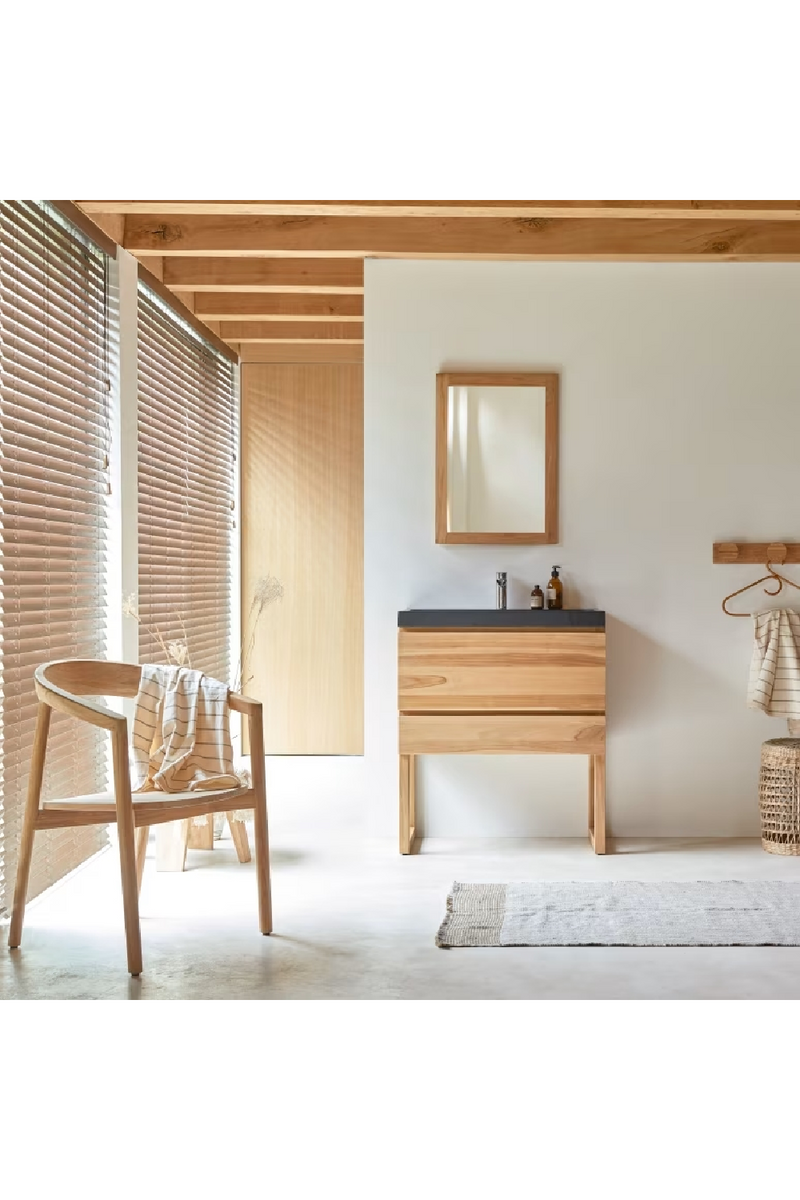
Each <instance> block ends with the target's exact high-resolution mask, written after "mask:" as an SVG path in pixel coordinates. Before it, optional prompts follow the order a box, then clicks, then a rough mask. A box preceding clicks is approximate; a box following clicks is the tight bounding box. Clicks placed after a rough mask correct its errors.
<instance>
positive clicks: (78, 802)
mask: <svg viewBox="0 0 800 1200" xmlns="http://www.w3.org/2000/svg"><path fill="white" fill-rule="evenodd" d="M252 791H253V789H252V788H251V787H239V788H220V789H217V790H216V791H213V790H211V789H210V788H206V789H200V790H194V791H185V792H133V793H132V794H131V799H132V800H133V807H134V809H136V808H138V807H141V805H143V804H148V805H152V804H159V805H161V804H165V805H169V804H180V805H184V804H198V805H201V804H204V803H205V802H206V801H211V802H213V803H214V804H216V803H217V802H218V801H220V800H239V799H241V798H242V797H243V796H248V795H251V794H252ZM116 807H117V806H116V802H115V800H114V793H113V792H94V793H92V795H89V796H68V797H67V798H66V799H63V800H45V801H43V803H42V808H47V809H58V808H61V809H66V810H67V811H72V810H74V809H76V808H85V809H100V810H102V809H111V810H113V811H114V812H116Z"/></svg>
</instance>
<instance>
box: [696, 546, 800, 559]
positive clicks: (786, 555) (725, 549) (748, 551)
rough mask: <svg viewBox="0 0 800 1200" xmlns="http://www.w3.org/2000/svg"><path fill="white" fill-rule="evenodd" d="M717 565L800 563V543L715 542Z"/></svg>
mask: <svg viewBox="0 0 800 1200" xmlns="http://www.w3.org/2000/svg"><path fill="white" fill-rule="evenodd" d="M714 562H715V563H745V564H747V563H762V564H764V563H768V562H769V563H800V542H714Z"/></svg>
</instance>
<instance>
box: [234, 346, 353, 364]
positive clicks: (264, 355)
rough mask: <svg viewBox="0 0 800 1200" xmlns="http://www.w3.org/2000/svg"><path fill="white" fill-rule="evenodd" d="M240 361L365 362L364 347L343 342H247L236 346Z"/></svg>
mask: <svg viewBox="0 0 800 1200" xmlns="http://www.w3.org/2000/svg"><path fill="white" fill-rule="evenodd" d="M234 349H236V350H238V352H239V358H240V361H241V362H243V363H247V362H277V363H281V362H283V363H298V362H308V363H343V362H356V363H360V362H363V361H364V347H363V345H356V346H351V345H343V344H342V343H341V342H313V343H308V342H307V343H302V344H298V343H296V342H295V343H291V342H271V343H263V342H261V343H259V342H245V343H244V344H242V345H238V344H237V345H235V346H234Z"/></svg>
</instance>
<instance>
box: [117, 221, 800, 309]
mask: <svg viewBox="0 0 800 1200" xmlns="http://www.w3.org/2000/svg"><path fill="white" fill-rule="evenodd" d="M125 246H126V248H127V249H129V250H131V251H133V252H134V253H136V254H137V255H139V256H140V257H146V256H147V255H150V254H154V255H157V256H160V255H163V256H164V258H165V276H164V280H165V282H168V280H167V272H166V267H167V263H168V261H169V259H170V258H172V257H174V256H176V255H177V256H187V257H202V258H214V257H220V258H237V257H241V258H247V257H250V258H253V257H259V256H265V257H271V258H281V257H298V258H305V257H308V258H312V259H317V260H319V259H323V258H348V257H359V256H367V257H375V258H475V259H481V258H487V259H520V260H525V259H529V260H537V259H538V260H542V261H548V260H571V259H574V260H581V261H625V260H630V261H655V262H660V261H698V260H705V259H708V260H711V261H720V260H724V259H729V260H738V261H742V260H761V261H795V260H800V222H798V221H769V222H767V221H753V222H746V221H728V222H727V223H720V222H715V221H707V220H691V221H688V220H687V221H657V220H640V219H626V220H619V219H617V220H613V219H604V220H583V219H574V220H550V219H546V218H542V217H536V218H532V219H529V218H525V219H521V218H516V217H515V218H485V217H462V218H454V217H443V218H436V219H433V218H430V217H400V218H395V219H392V218H390V217H379V218H378V217H209V216H202V217H170V216H169V215H167V214H155V215H153V216H151V217H143V216H128V217H126V218H125ZM248 267H249V269H253V268H254V267H257V264H254V263H250V264H248ZM170 286H173V285H170ZM189 290H192V291H196V290H197V288H196V286H190V288H189ZM216 290H219V289H216Z"/></svg>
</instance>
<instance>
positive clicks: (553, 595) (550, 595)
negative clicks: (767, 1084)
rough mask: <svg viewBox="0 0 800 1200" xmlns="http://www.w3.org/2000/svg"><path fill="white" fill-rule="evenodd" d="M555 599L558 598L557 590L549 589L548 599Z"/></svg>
mask: <svg viewBox="0 0 800 1200" xmlns="http://www.w3.org/2000/svg"><path fill="white" fill-rule="evenodd" d="M555 598H556V589H555V588H548V589H547V599H548V600H555Z"/></svg>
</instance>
